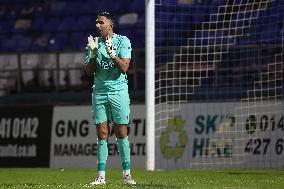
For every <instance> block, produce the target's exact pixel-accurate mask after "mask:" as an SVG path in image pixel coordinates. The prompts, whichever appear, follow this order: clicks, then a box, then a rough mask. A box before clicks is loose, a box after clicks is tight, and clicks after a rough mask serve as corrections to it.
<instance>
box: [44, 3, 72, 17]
mask: <svg viewBox="0 0 284 189" xmlns="http://www.w3.org/2000/svg"><path fill="white" fill-rule="evenodd" d="M67 4H68V2H64V1H55V2H53V3H52V4H51V6H50V9H49V12H48V14H49V15H50V16H57V15H63V14H68V13H66V12H65V8H66V5H67Z"/></svg>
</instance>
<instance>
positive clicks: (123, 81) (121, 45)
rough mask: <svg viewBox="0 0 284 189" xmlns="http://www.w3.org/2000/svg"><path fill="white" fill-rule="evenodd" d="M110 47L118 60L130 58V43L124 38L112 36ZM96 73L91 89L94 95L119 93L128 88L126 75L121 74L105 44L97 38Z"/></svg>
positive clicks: (116, 35)
mask: <svg viewBox="0 0 284 189" xmlns="http://www.w3.org/2000/svg"><path fill="white" fill-rule="evenodd" d="M112 46H113V47H114V49H115V52H116V56H118V57H119V58H131V50H132V49H131V43H130V40H129V39H128V38H127V37H126V36H121V35H118V34H115V33H114V34H113V36H112ZM96 64H97V65H96V72H95V79H94V85H93V89H94V91H95V92H96V93H106V92H111V91H119V90H123V89H127V88H128V84H127V83H128V81H127V75H126V73H124V72H122V71H121V70H120V69H119V68H118V67H117V66H116V65H115V63H114V62H113V60H112V59H111V57H110V56H109V54H108V53H107V50H106V45H105V42H104V41H103V39H102V38H101V37H99V47H98V53H97V57H96Z"/></svg>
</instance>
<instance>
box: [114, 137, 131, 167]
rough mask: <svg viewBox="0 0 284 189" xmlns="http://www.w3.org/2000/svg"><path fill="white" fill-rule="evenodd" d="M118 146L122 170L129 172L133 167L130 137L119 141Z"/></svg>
mask: <svg viewBox="0 0 284 189" xmlns="http://www.w3.org/2000/svg"><path fill="white" fill-rule="evenodd" d="M117 146H118V152H119V157H120V161H121V165H122V169H123V170H129V169H130V167H131V165H130V148H129V141H128V137H125V138H123V139H117Z"/></svg>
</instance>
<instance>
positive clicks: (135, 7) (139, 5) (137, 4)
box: [128, 0, 145, 13]
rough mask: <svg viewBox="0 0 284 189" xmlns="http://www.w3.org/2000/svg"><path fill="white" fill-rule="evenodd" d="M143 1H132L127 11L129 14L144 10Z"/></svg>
mask: <svg viewBox="0 0 284 189" xmlns="http://www.w3.org/2000/svg"><path fill="white" fill-rule="evenodd" d="M144 7H145V0H132V2H131V3H130V5H129V8H128V10H129V11H130V12H136V13H142V12H144V10H145V8H144Z"/></svg>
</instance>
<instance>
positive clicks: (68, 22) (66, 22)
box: [57, 16, 76, 31]
mask: <svg viewBox="0 0 284 189" xmlns="http://www.w3.org/2000/svg"><path fill="white" fill-rule="evenodd" d="M75 23H76V19H75V17H74V16H65V17H64V18H63V20H62V21H61V23H60V24H59V25H58V28H57V31H70V30H72V28H73V25H74V24H75Z"/></svg>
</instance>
